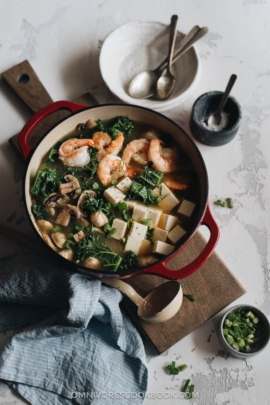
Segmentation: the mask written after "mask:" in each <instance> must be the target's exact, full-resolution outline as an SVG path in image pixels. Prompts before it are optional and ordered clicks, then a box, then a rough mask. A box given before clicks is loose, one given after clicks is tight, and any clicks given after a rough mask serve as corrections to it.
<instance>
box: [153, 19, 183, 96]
mask: <svg viewBox="0 0 270 405" xmlns="http://www.w3.org/2000/svg"><path fill="white" fill-rule="evenodd" d="M177 22H178V17H177V15H173V16H172V19H171V30H170V42H169V55H168V65H167V66H166V67H165V69H164V70H163V71H162V73H161V76H160V77H159V78H158V80H157V85H156V86H157V87H156V92H157V96H158V98H159V99H160V100H167V98H169V97H170V96H171V95H172V93H173V91H174V89H175V82H176V78H175V76H174V75H173V73H172V59H173V53H174V46H175V40H176V35H177Z"/></svg>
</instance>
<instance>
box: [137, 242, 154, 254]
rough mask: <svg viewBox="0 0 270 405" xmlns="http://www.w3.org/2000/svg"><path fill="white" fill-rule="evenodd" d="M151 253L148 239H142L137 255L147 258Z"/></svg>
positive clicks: (151, 247)
mask: <svg viewBox="0 0 270 405" xmlns="http://www.w3.org/2000/svg"><path fill="white" fill-rule="evenodd" d="M152 251H153V245H152V243H151V242H150V240H148V239H143V240H142V242H141V246H140V250H139V255H140V256H147V255H150V254H151V253H152Z"/></svg>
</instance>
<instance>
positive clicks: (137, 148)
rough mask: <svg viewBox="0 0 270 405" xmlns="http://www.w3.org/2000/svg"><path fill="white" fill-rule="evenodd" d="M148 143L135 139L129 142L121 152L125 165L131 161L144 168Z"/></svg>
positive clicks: (144, 140) (146, 160)
mask: <svg viewBox="0 0 270 405" xmlns="http://www.w3.org/2000/svg"><path fill="white" fill-rule="evenodd" d="M149 145H150V142H149V141H148V140H147V139H135V140H134V141H131V142H129V144H128V145H127V146H126V148H125V149H124V151H123V155H122V159H123V161H124V162H125V164H126V165H129V163H130V161H131V159H133V160H135V162H137V163H139V164H140V165H143V166H145V165H146V164H147V163H148V150H149Z"/></svg>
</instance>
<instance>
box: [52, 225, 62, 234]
mask: <svg viewBox="0 0 270 405" xmlns="http://www.w3.org/2000/svg"><path fill="white" fill-rule="evenodd" d="M61 231H62V228H61V227H60V226H55V227H54V228H53V229H52V233H57V232H61Z"/></svg>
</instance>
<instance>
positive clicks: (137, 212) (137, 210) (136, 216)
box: [132, 204, 147, 222]
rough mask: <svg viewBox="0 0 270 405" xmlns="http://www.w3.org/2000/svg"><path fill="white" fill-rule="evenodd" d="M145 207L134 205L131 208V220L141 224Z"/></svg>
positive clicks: (144, 214)
mask: <svg viewBox="0 0 270 405" xmlns="http://www.w3.org/2000/svg"><path fill="white" fill-rule="evenodd" d="M146 213H147V207H145V206H144V205H141V204H136V205H135V207H134V208H133V213H132V219H133V220H134V221H137V222H142V220H143V219H145V218H146Z"/></svg>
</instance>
